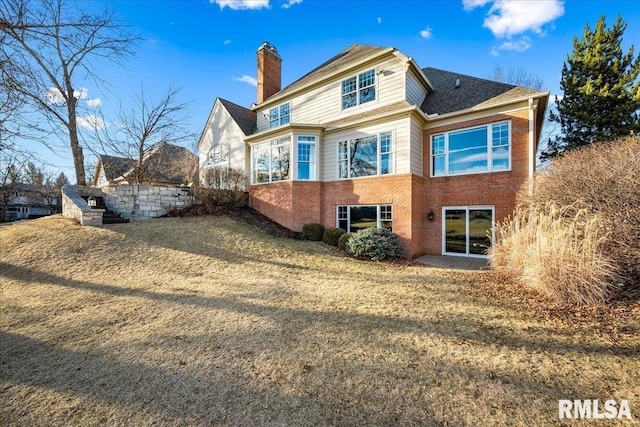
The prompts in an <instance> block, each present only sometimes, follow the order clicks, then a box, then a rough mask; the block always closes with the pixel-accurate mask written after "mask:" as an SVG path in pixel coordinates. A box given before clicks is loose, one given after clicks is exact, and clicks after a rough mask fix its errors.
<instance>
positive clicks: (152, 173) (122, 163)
mask: <svg viewBox="0 0 640 427" xmlns="http://www.w3.org/2000/svg"><path fill="white" fill-rule="evenodd" d="M99 159H100V161H101V162H102V168H103V170H104V173H105V176H106V177H107V179H108V180H109V181H113V180H115V179H118V178H125V179H126V178H127V177H129V176H132V175H133V174H134V169H133V168H134V166H135V165H136V163H137V162H136V160H134V159H127V158H124V157H115V156H107V155H104V154H103V155H101V156H99ZM197 168H198V158H197V157H196V155H195V154H193V153H192V152H191V151H189V150H187V149H186V148H184V147H179V146H177V145H173V144H167V143H165V142H161V143H160V144H158V145H156V146H155V147H153V148H152V149H151V150H149V152H148V153H147V154H146V155H145V158H144V160H143V169H144V178H145V180H147V181H157V182H171V183H175V184H184V183H189V182H191V181H192V178H193V174H194V173H195V171H196V170H197Z"/></svg>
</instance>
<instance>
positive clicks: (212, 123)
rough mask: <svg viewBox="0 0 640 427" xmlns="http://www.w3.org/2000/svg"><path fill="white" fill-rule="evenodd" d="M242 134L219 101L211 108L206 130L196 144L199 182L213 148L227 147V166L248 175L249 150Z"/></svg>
mask: <svg viewBox="0 0 640 427" xmlns="http://www.w3.org/2000/svg"><path fill="white" fill-rule="evenodd" d="M244 136H245V135H244V133H243V132H242V130H241V129H240V127H239V126H238V124H237V123H236V122H235V121H234V120H233V118H232V117H231V115H230V114H229V112H228V111H227V110H226V109H225V108H224V106H223V105H222V103H220V102H219V101H218V102H216V104H215V105H214V107H213V111H212V114H211V116H210V119H209V122H208V123H207V127H206V130H205V132H204V134H203V136H202V139H201V140H200V143H199V144H198V156H199V163H200V164H199V166H200V180H201V181H202V180H203V178H204V173H205V169H206V166H207V159H208V156H209V153H210V152H211V150H212V149H213V147H215V146H218V145H226V146H228V147H229V162H228V166H229V167H230V168H233V169H242V170H244V171H245V173H247V174H248V173H249V150H248V148H247V146H246V144H245V142H244Z"/></svg>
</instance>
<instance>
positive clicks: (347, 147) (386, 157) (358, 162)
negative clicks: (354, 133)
mask: <svg viewBox="0 0 640 427" xmlns="http://www.w3.org/2000/svg"><path fill="white" fill-rule="evenodd" d="M391 173H393V138H392V134H391V132H383V133H380V134H377V135H371V136H365V137H362V138H356V139H352V140H349V141H340V142H339V143H338V178H340V179H346V178H357V177H360V176H373V175H387V174H391Z"/></svg>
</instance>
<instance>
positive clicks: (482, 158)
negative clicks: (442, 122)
mask: <svg viewBox="0 0 640 427" xmlns="http://www.w3.org/2000/svg"><path fill="white" fill-rule="evenodd" d="M510 169H511V135H510V122H501V123H494V124H492V125H487V126H480V127H475V128H469V129H462V130H458V131H453V132H447V133H442V134H438V135H433V136H432V137H431V175H432V176H444V175H461V174H469V173H481V172H497V171H504V170H510Z"/></svg>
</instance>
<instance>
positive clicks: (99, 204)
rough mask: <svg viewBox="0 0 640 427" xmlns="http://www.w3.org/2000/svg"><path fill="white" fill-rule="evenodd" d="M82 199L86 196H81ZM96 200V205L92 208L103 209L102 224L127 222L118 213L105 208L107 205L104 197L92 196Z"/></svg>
mask: <svg viewBox="0 0 640 427" xmlns="http://www.w3.org/2000/svg"><path fill="white" fill-rule="evenodd" d="M83 199H85V200H87V199H88V197H83ZM94 199H95V200H96V205H95V206H93V207H92V209H104V213H103V214H102V224H125V223H127V222H129V220H128V219H124V218H122V217H120V215H118V214H116V213H114V212H112V211H110V210H109V209H108V208H107V205H105V204H104V199H103V198H102V197H94Z"/></svg>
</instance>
